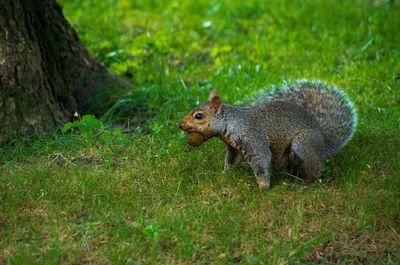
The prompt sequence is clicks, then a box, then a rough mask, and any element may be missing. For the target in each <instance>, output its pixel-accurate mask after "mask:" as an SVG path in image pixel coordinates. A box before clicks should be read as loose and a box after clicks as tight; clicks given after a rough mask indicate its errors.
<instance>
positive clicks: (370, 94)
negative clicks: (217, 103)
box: [0, 0, 400, 264]
mask: <svg viewBox="0 0 400 265" xmlns="http://www.w3.org/2000/svg"><path fill="white" fill-rule="evenodd" d="M60 2H61V4H62V6H63V7H64V13H65V15H66V17H67V18H68V19H69V21H70V22H71V23H72V24H73V26H74V27H75V29H76V30H77V32H78V34H79V36H80V38H81V39H82V40H83V41H84V43H85V44H86V46H87V47H88V49H89V50H90V51H91V53H92V54H93V55H94V56H95V57H96V58H98V59H99V60H101V61H102V62H103V63H104V64H105V65H107V66H108V67H109V68H110V69H111V70H112V71H113V72H114V73H116V74H118V75H120V76H123V77H124V78H127V79H128V80H130V81H131V82H133V83H134V84H135V89H134V91H128V92H127V93H126V94H125V95H123V96H122V97H121V98H120V99H119V100H118V102H117V103H116V104H115V106H114V107H113V108H112V109H110V111H109V112H108V113H106V114H105V115H104V117H103V119H104V120H105V121H106V122H107V121H110V120H111V121H114V122H117V123H118V124H124V125H125V126H127V127H129V130H130V132H131V133H130V134H127V135H125V134H122V133H121V130H109V129H107V126H104V125H102V124H100V123H99V122H96V121H95V120H93V119H89V122H88V123H87V124H86V123H79V122H78V124H75V125H76V126H78V127H80V128H81V129H82V128H83V127H84V126H85V125H88V124H89V125H88V127H84V128H86V129H82V130H81V132H76V131H75V132H69V133H65V134H61V133H59V134H55V135H53V136H48V137H36V138H35V139H17V140H15V142H13V143H10V144H9V145H5V146H1V147H0V263H5V264H59V263H62V264H78V263H84V264H86V263H89V264H142V263H143V264H154V263H160V264H172V263H174V264H176V263H179V264H192V263H200V264H207V263H217V264H232V263H243V264H270V263H274V264H276V263H279V264H304V263H372V264H379V263H380V264H396V263H399V262H400V170H399V168H398V166H399V161H400V152H399V146H400V137H399V134H400V118H399V117H400V92H399V91H400V49H399V48H400V34H398V31H399V30H398V29H399V28H400V21H399V17H400V2H399V1H396V0H395V1H383V0H382V1H380V0H376V1H345V0H343V1H333V0H332V1H329V0H326V1H322V0H319V1H311V0H310V1H280V0H279V1H278V0H274V1H268V3H263V2H262V1H245V2H244V1H204V0H197V1H156V0H153V1H127V0H120V1H116V0H107V1H95V0H85V1H78V0H62V1H60ZM298 78H313V79H322V80H325V81H327V82H328V83H332V84H336V85H338V86H340V87H342V88H343V89H344V90H345V91H346V93H347V94H348V95H349V96H350V97H351V98H352V99H353V100H354V102H355V104H356V105H357V107H358V112H359V126H358V131H357V133H356V134H355V136H354V139H353V140H352V141H351V142H350V143H349V145H348V146H346V147H345V148H344V149H343V150H342V151H341V152H340V153H339V154H338V155H336V156H335V157H334V158H333V159H332V160H330V161H329V162H328V163H327V166H326V170H325V171H324V173H323V176H322V177H321V179H320V181H316V182H314V183H311V184H303V183H301V182H299V181H298V180H297V179H295V178H292V177H290V176H288V175H285V174H275V175H274V176H273V178H272V188H271V189H270V190H268V191H260V190H258V189H257V188H256V183H255V178H254V177H253V173H252V172H251V170H250V168H249V167H248V166H246V165H242V166H240V167H238V168H236V169H235V170H233V171H232V172H229V173H222V169H223V157H224V152H225V150H224V146H223V144H222V143H220V142H218V141H217V140H211V141H209V142H207V143H205V144H204V145H203V146H201V147H200V148H198V149H195V148H192V147H189V146H187V145H186V144H185V140H184V139H185V136H184V134H183V133H182V132H180V131H179V130H178V129H177V124H178V122H179V120H180V118H181V117H182V116H183V115H184V114H185V113H186V112H187V111H189V110H190V109H191V108H192V107H193V106H195V105H196V103H197V102H202V101H205V100H206V99H207V96H208V93H209V91H210V90H212V89H217V90H218V91H219V93H220V95H221V96H222V98H223V100H224V101H226V102H230V103H237V102H241V101H245V100H247V99H248V98H250V97H251V96H252V95H254V94H256V93H257V92H258V91H259V90H262V89H264V90H266V89H269V88H270V87H271V85H273V84H275V85H276V84H280V83H282V82H283V81H284V80H295V79H298ZM82 126H83V127H82ZM99 130H100V132H101V133H99Z"/></svg>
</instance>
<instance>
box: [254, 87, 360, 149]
mask: <svg viewBox="0 0 400 265" xmlns="http://www.w3.org/2000/svg"><path fill="white" fill-rule="evenodd" d="M271 100H287V101H289V102H291V103H294V104H297V105H299V106H301V107H302V108H304V109H305V110H306V111H307V112H309V113H311V114H312V116H313V117H314V118H315V119H316V120H317V121H318V123H319V126H320V127H321V129H322V134H323V137H324V141H325V144H326V147H327V154H328V156H331V155H333V154H335V153H336V152H337V151H338V150H339V149H340V148H341V147H343V146H344V145H345V144H346V143H347V142H348V141H349V140H350V139H351V137H352V136H353V134H354V132H355V129H356V125H357V114H356V110H355V108H354V106H353V103H352V102H351V101H350V100H349V99H348V98H347V96H346V94H345V93H344V92H343V91H342V90H340V89H339V88H337V87H334V86H328V85H327V84H326V83H324V82H321V81H309V80H300V81H297V82H296V83H293V84H287V85H285V86H284V87H281V88H279V89H276V90H275V91H273V92H272V93H270V94H268V95H267V97H266V98H264V99H262V100H261V101H258V102H256V103H255V104H262V103H263V102H269V101H271Z"/></svg>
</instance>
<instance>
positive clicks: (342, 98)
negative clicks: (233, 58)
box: [179, 80, 357, 188]
mask: <svg viewBox="0 0 400 265" xmlns="http://www.w3.org/2000/svg"><path fill="white" fill-rule="evenodd" d="M356 125H357V114H356V110H355V108H354V105H353V103H352V102H351V101H350V100H349V99H348V97H347V96H346V95H345V93H344V92H343V91H342V90H340V89H339V88H337V87H332V86H329V85H327V84H326V83H324V82H321V81H309V80H300V81H297V82H295V83H292V84H286V85H284V86H282V87H280V88H278V89H276V90H275V91H273V92H271V93H269V94H267V95H265V96H263V97H261V98H259V99H258V100H256V101H254V102H253V103H251V104H248V105H243V106H232V105H228V104H225V103H222V101H221V98H220V97H219V95H218V94H217V92H216V91H212V92H211V93H210V96H209V103H207V104H203V105H199V106H197V107H196V108H194V109H193V110H192V111H190V112H189V113H188V114H187V115H186V116H185V117H184V118H183V119H182V121H181V123H180V124H179V127H180V128H181V129H182V130H183V131H185V132H187V133H188V137H187V141H188V143H189V144H191V145H193V146H199V145H201V144H202V143H203V142H204V141H206V140H208V139H210V138H211V137H214V136H217V137H219V138H220V139H221V140H222V141H223V142H224V143H225V144H226V147H227V153H226V156H225V167H224V169H225V170H229V169H231V168H232V167H233V166H234V165H235V164H236V163H238V162H239V161H240V159H241V158H242V157H243V158H244V159H246V160H247V161H248V162H250V165H251V167H252V169H253V171H254V173H255V175H256V178H257V183H258V186H259V187H260V188H269V187H270V184H271V180H270V171H271V167H272V168H274V169H275V168H278V169H284V170H290V171H291V172H293V171H294V172H295V173H296V174H298V175H299V176H300V177H301V178H303V179H305V180H307V181H311V180H314V179H316V178H318V177H319V176H320V174H321V171H322V169H323V166H324V163H325V161H326V160H327V159H328V158H330V157H331V156H333V155H334V154H335V153H337V152H338V150H339V149H340V148H342V147H343V146H344V145H345V144H346V143H347V142H348V141H349V140H350V139H351V138H352V136H353V134H354V131H355V129H356Z"/></svg>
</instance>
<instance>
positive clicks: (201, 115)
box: [194, 113, 204, 120]
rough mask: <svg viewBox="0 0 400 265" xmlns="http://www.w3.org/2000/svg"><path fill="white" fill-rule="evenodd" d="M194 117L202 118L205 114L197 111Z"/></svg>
mask: <svg viewBox="0 0 400 265" xmlns="http://www.w3.org/2000/svg"><path fill="white" fill-rule="evenodd" d="M194 118H195V119H196V120H201V119H203V118H204V115H203V113H196V115H194Z"/></svg>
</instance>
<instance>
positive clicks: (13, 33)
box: [0, 0, 128, 142]
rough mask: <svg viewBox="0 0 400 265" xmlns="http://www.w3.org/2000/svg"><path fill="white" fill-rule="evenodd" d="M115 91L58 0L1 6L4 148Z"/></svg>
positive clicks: (10, 0)
mask: <svg viewBox="0 0 400 265" xmlns="http://www.w3.org/2000/svg"><path fill="white" fill-rule="evenodd" d="M110 86H114V87H115V86H128V83H127V82H124V81H122V80H120V79H118V78H115V77H113V76H112V75H110V74H109V73H108V72H107V69H106V68H105V67H104V66H103V65H102V64H100V63H99V62H97V61H96V60H94V59H93V57H91V55H90V54H89V53H88V51H87V50H86V49H85V47H84V46H83V44H82V43H81V42H80V41H79V39H78V37H77V34H76V32H75V31H74V29H73V28H72V27H71V26H70V25H69V23H68V22H67V21H66V19H65V18H64V16H63V14H62V9H61V7H60V6H59V5H58V4H57V3H56V1H55V0H0V142H2V141H4V140H6V139H10V137H14V136H15V135H20V134H25V135H26V134H28V135H29V134H32V133H34V132H38V133H43V132H48V131H50V130H51V129H53V128H55V127H56V126H58V125H59V124H61V123H63V122H65V121H67V120H69V119H71V117H72V115H73V113H74V112H75V111H80V110H82V109H85V108H86V107H88V104H89V99H91V98H93V97H95V96H97V95H100V94H104V93H102V91H104V90H105V89H106V88H109V87H110Z"/></svg>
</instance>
